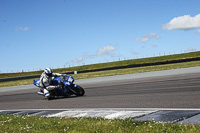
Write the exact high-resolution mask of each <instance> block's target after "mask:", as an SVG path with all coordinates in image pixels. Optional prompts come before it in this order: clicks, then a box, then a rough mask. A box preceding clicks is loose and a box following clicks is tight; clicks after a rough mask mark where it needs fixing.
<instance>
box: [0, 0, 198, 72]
mask: <svg viewBox="0 0 200 133" xmlns="http://www.w3.org/2000/svg"><path fill="white" fill-rule="evenodd" d="M199 5H200V1H199V0H0V56H1V58H0V63H1V64H0V73H7V72H20V71H22V70H23V71H32V70H38V69H44V68H45V67H51V68H58V67H69V66H77V65H83V64H94V63H102V62H108V61H109V62H111V61H117V60H119V59H120V60H124V59H134V58H144V57H152V56H158V55H164V54H174V53H181V52H193V51H200V8H199Z"/></svg>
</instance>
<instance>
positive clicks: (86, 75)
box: [0, 61, 200, 87]
mask: <svg viewBox="0 0 200 133" xmlns="http://www.w3.org/2000/svg"><path fill="white" fill-rule="evenodd" d="M195 66H200V61H192V62H185V63H176V64H167V65H158V66H148V67H137V68H128V69H118V70H108V71H99V72H89V73H81V74H76V75H74V74H72V76H73V77H74V78H75V80H77V79H87V78H94V77H104V76H114V75H123V74H131V73H142V72H151V71H161V70H170V69H178V68H187V67H195ZM33 80H38V79H37V78H34V79H27V80H18V81H7V82H0V87H8V86H17V85H26V84H32V83H33Z"/></svg>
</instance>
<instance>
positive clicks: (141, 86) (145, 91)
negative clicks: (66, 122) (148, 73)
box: [0, 72, 200, 110]
mask: <svg viewBox="0 0 200 133" xmlns="http://www.w3.org/2000/svg"><path fill="white" fill-rule="evenodd" d="M80 85H81V86H82V87H83V88H85V91H86V95H85V96H83V97H73V96H72V97H67V98H60V99H54V100H50V101H48V100H47V99H44V98H43V97H42V96H40V95H37V94H36V92H37V91H38V89H37V88H36V87H35V86H32V89H28V90H16V91H8V92H1V93H0V110H8V109H58V108H59V109H66V108H200V72H196V73H185V74H176V75H167V76H156V77H144V78H139V79H121V80H117V81H115V80H113V81H112V82H111V81H108V82H102V81H99V82H96V83H91V84H90V83H87V84H80Z"/></svg>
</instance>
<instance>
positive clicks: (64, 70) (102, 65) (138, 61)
mask: <svg viewBox="0 0 200 133" xmlns="http://www.w3.org/2000/svg"><path fill="white" fill-rule="evenodd" d="M195 57H200V51H197V52H191V53H184V54H175V55H166V56H159V57H150V58H142V59H131V60H125V61H116V62H109V63H99V64H92V65H84V66H77V67H69V68H59V69H54V70H53V71H54V72H58V73H67V72H73V71H83V70H93V69H101V68H108V67H115V66H127V65H134V64H143V63H153V62H161V61H169V60H179V59H187V58H195ZM43 69H44V68H43ZM41 73H42V71H34V72H21V73H4V74H0V78H8V77H19V76H28V75H38V74H41Z"/></svg>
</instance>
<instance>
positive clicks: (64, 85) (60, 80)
mask: <svg viewBox="0 0 200 133" xmlns="http://www.w3.org/2000/svg"><path fill="white" fill-rule="evenodd" d="M33 84H34V85H35V86H37V87H39V88H40V92H38V94H39V95H43V96H44V92H43V88H42V87H41V86H40V80H33ZM51 84H52V85H56V86H57V85H59V88H57V89H53V90H49V93H50V97H48V99H49V100H50V99H53V98H56V97H63V96H64V97H65V96H70V95H76V96H83V95H84V94H85V90H84V89H83V88H82V87H81V86H79V85H77V84H74V78H73V77H72V76H71V75H66V76H62V77H56V78H55V79H54V80H53V81H52V83H51Z"/></svg>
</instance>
